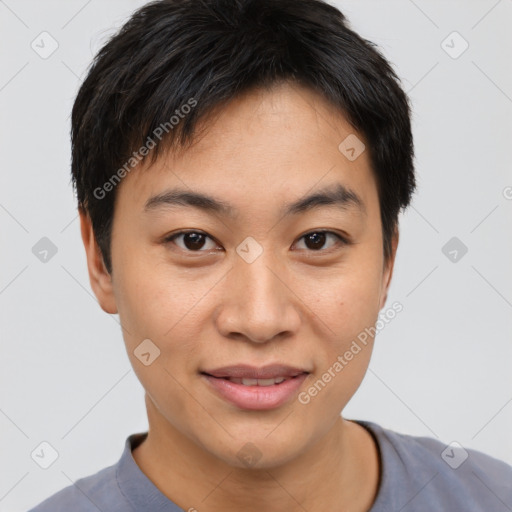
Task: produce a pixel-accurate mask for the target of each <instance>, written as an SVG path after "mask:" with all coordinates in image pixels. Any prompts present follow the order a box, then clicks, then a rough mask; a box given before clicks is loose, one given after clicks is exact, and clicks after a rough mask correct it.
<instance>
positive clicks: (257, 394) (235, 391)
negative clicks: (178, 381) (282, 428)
mask: <svg viewBox="0 0 512 512" xmlns="http://www.w3.org/2000/svg"><path fill="white" fill-rule="evenodd" d="M307 376H308V374H307V373H303V374H301V375H297V377H293V378H292V379H287V380H285V381H284V382H281V383H280V384H273V385H272V386H244V385H243V384H236V383H235V382H231V381H229V380H226V379H220V378H217V377H212V376H211V375H206V374H204V373H203V374H202V377H204V378H205V379H206V380H207V381H208V382H209V383H210V385H211V386H213V388H214V389H215V390H216V391H217V392H218V393H219V394H220V395H221V396H222V397H223V398H224V399H225V400H227V401H228V402H231V403H232V404H234V405H236V406H237V407H239V408H240V409H250V410H254V411H261V410H266V409H275V408H277V407H280V406H281V405H283V404H284V403H286V402H287V401H288V400H290V398H291V397H293V396H295V395H296V393H297V391H298V390H299V388H300V386H301V385H302V383H303V382H304V380H305V379H306V377H307Z"/></svg>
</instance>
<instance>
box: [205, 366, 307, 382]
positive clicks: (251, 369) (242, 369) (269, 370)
mask: <svg viewBox="0 0 512 512" xmlns="http://www.w3.org/2000/svg"><path fill="white" fill-rule="evenodd" d="M201 373H206V374H208V375H211V376H213V377H219V378H223V377H224V378H225V377H234V378H238V379H274V378H276V377H295V376H297V375H300V374H302V373H309V372H308V371H307V370H304V369H303V368H299V367H294V366H288V365H283V364H270V365H267V366H262V367H260V368H257V367H255V366H250V365H247V364H237V365H233V366H223V367H222V368H215V369H213V370H203V371H202V372H201Z"/></svg>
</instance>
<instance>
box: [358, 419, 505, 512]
mask: <svg viewBox="0 0 512 512" xmlns="http://www.w3.org/2000/svg"><path fill="white" fill-rule="evenodd" d="M360 423H361V424H362V425H363V426H366V427H367V428H369V430H370V431H371V432H373V433H374V435H375V436H376V438H377V440H378V443H379V446H380V451H381V457H382V465H383V473H384V474H383V482H384V483H385V484H386V486H387V487H388V488H389V489H388V491H389V494H390V495H394V496H395V497H396V496H397V495H399V494H400V492H402V491H403V490H404V489H405V492H402V495H401V496H400V498H399V499H400V500H401V502H400V503H399V504H400V505H401V506H404V507H405V508H404V510H403V512H406V510H424V508H422V507H423V506H424V507H425V510H427V508H426V507H427V506H428V507H430V508H431V509H435V508H436V507H437V509H439V510H441V509H443V510H445V509H446V506H447V505H449V508H450V510H465V511H483V510H494V511H501V510H504V511H505V510H511V509H512V507H511V506H512V466H510V465H509V464H507V463H505V462H503V461H501V460H499V459H496V458H494V457H491V456H490V455H487V454H485V453H483V452H480V451H478V450H474V449H471V448H464V447H462V446H461V445H460V444H459V443H456V442H452V443H449V444H447V443H443V442H441V441H439V440H437V439H434V438H432V437H419V436H412V435H408V434H402V433H399V432H395V431H392V430H389V429H386V428H383V427H381V426H380V425H377V424H375V423H371V422H360ZM398 486H399V487H400V488H401V489H402V491H397V489H394V487H398ZM386 492H387V491H386ZM407 500H409V503H408V504H407V506H406V503H407ZM402 502H403V503H402ZM407 507H409V508H407ZM432 507H434V508H432Z"/></svg>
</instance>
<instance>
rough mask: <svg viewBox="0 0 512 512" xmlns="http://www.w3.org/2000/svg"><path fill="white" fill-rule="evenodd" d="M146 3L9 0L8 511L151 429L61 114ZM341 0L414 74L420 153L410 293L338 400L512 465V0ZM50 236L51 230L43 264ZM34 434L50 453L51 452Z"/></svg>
mask: <svg viewBox="0 0 512 512" xmlns="http://www.w3.org/2000/svg"><path fill="white" fill-rule="evenodd" d="M143 3H144V2H142V1H135V0H130V1H127V0H122V1H121V0H116V1H113V0H109V1H108V2H107V1H100V0H90V1H88V2H87V1H84V0H72V1H48V0H47V1H44V2H42V1H36V0H30V1H29V0H5V1H1V0H0V39H1V46H0V52H1V54H0V73H1V74H0V108H1V123H0V130H1V132H0V144H1V155H2V160H1V166H2V171H1V173H0V180H1V183H0V223H1V229H0V236H1V240H0V243H1V248H2V250H1V252H0V258H1V265H0V268H1V274H0V312H1V313H0V314H1V358H0V379H1V381H0V430H1V436H0V453H1V467H0V510H1V511H24V510H27V509H28V508H29V507H30V506H32V505H34V504H36V503H38V502H39V501H41V500H42V499H43V498H45V497H47V496H49V495H50V494H52V493H53V492H55V491H57V490H58V489H60V488H62V487H64V486H67V485H69V484H71V483H72V482H74V481H75V480H76V479H78V478H79V477H82V476H85V475H88V474H91V473H93V472H96V471H98V470H99V469H101V468H103V467H105V466H107V465H110V464H113V463H114V462H116V461H117V460H118V458H119V456H120V454H121V450H122V448H123V443H124V439H125V437H126V436H127V435H129V434H131V433H133V432H138V431H143V430H145V429H146V428H147V421H146V417H145V409H144V404H143V392H142V388H141V386H140V384H139V383H138V381H137V380H136V377H135V375H134V373H133V371H132V370H131V367H130V364H129V361H128V358H127V355H126V353H125V349H124V345H123V340H122V337H121V330H120V327H119V324H118V319H117V317H116V316H112V317H110V316H109V315H107V314H105V313H104V312H103V311H102V310H101V309H100V307H99V306H98V304H97V302H96V300H95V298H94V296H93V295H92V291H91V289H90V286H89V281H88V275H87V270H86V261H85V254H84V250H83V246H82V242H81V239H80V236H79V223H78V220H77V218H76V209H75V201H74V197H73V194H72V189H71V186H70V178H69V176H70V174H69V163H70V144H69V118H68V116H69V113H70V109H71V106H72V102H73V99H74V96H75V94H76V92H77V90H78V86H79V83H80V79H81V78H83V73H84V71H85V69H86V67H87V66H88V65H89V63H90V61H91V59H92V56H93V54H95V53H96V52H97V51H98V49H99V48H100V47H101V45H102V43H103V42H104V40H105V38H106V37H107V36H109V35H110V34H111V33H112V32H113V31H114V30H115V29H116V28H117V27H119V26H120V25H121V24H122V23H123V22H124V21H125V20H126V18H127V16H128V15H129V14H130V13H131V12H132V11H133V10H134V9H135V8H136V7H138V6H140V5H142V4H143ZM336 5H338V6H339V7H340V8H341V9H342V10H343V11H344V13H345V14H346V15H347V16H348V18H349V19H350V20H351V22H352V24H353V26H354V28H355V29H356V30H358V31H359V32H360V33H361V34H362V35H363V36H364V37H366V38H368V39H370V40H373V41H375V42H377V43H378V44H379V45H380V46H381V48H382V49H383V51H384V53H385V55H386V56H388V57H389V58H390V59H391V61H392V62H393V63H394V65H395V68H396V69H397V72H398V74H399V76H400V77H401V78H402V80H403V84H404V87H405V89H406V90H407V91H409V92H410V97H411V99H412V102H413V108H414V134H415V140H416V154H417V159H416V165H417V172H418V193H417V194H416V196H415V198H414V203H413V206H412V207H411V208H410V210H409V211H408V212H407V213H406V214H405V215H404V216H403V217H402V218H401V239H400V245H399V250H398V256H397V261H396V268H395V275H394V281H393V284H392V287H391V293H390V296H389V302H388V304H389V305H391V304H392V303H393V302H394V301H399V302H401V303H402V304H403V306H404V310H403V311H402V312H401V313H400V314H399V315H398V316H397V317H396V318H395V319H394V320H393V322H392V323H391V324H389V325H388V326H387V327H386V328H385V329H384V330H383V331H382V332H381V333H380V334H379V335H378V341H377V344H376V348H375V352H374V355H373V358H372V362H371V365H370V371H369V372H368V375H367V377H366V379H365V381H364V383H363V384H362V386H361V388H360V389H359V391H358V392H357V394H356V395H355V397H354V398H353V400H352V401H351V403H350V404H349V405H348V407H347V408H346V409H345V415H346V416H347V417H349V418H361V419H370V420H372V421H376V422H379V423H381V424H382V425H384V426H385V427H388V428H392V429H394V430H397V431H400V432H405V433H409V434H413V435H426V436H431V437H437V438H439V439H440V440H442V441H443V442H445V443H450V442H451V441H454V440H456V441H458V442H459V443H461V444H462V445H463V446H465V447H471V448H476V449H479V450H482V451H484V452H486V453H488V454H490V455H493V456H495V457H498V458H501V459H504V460H505V461H507V462H508V463H510V464H512V436H511V434H510V432H512V376H511V361H512V344H511V334H512V271H511V264H512V230H511V227H512V200H511V198H512V188H507V187H512V172H511V166H510V161H511V158H510V150H511V142H512V123H511V122H510V119H511V116H512V73H511V67H510V62H512V40H511V36H510V26H511V22H512V0H501V1H496V0H475V1H467V0H466V1H460V2H456V1H428V2H427V1H426V0H415V1H414V2H412V1H408V0H400V1H386V2H383V1H382V0H381V1H368V0H363V1H361V0H358V1H340V2H337V4H336ZM42 31H47V32H49V33H50V34H51V35H52V37H53V38H54V39H55V40H56V41H57V42H58V44H59V47H58V49H57V50H56V51H55V53H53V54H52V55H51V56H50V57H49V58H47V59H42V58H41V57H40V56H39V55H38V54H37V53H36V52H35V51H34V50H33V49H32V48H31V42H32V41H33V40H34V39H36V42H37V41H38V39H37V37H38V36H39V34H40V33H41V32H42ZM453 31H457V32H458V33H460V35H461V36H462V37H463V38H464V39H465V40H466V41H467V42H468V43H469V48H468V49H467V51H465V52H464V53H463V54H462V55H461V56H460V57H458V58H457V59H454V58H452V57H451V56H450V55H448V54H447V53H446V51H445V50H444V49H443V47H442V46H441V43H442V41H443V40H445V39H446V38H447V36H448V35H449V34H451V33H452V32H453ZM452 41H453V42H452ZM39 44H41V43H39ZM445 44H448V45H449V46H453V48H451V49H449V51H451V52H452V54H453V53H454V52H456V51H457V50H458V49H460V48H462V47H461V46H460V44H461V41H460V40H457V39H453V37H452V38H451V39H450V38H449V39H448V40H447V43H445ZM46 48H48V46H46ZM506 196H508V199H507V197H506ZM453 236H456V237H457V238H459V239H460V240H461V241H462V242H463V243H464V244H465V245H466V246H467V247H468V249H469V250H468V252H467V254H465V255H464V256H463V257H462V258H461V259H460V260H459V261H457V262H453V261H450V259H448V258H447V257H446V256H445V255H444V254H443V252H442V251H441V249H442V247H443V246H444V244H445V243H446V242H447V241H448V240H449V239H451V238H452V237H453ZM42 237H48V238H49V239H50V240H51V241H52V242H53V243H54V244H55V245H56V246H57V248H58V252H57V254H56V255H55V256H53V257H52V258H51V259H49V261H47V262H46V263H43V262H41V261H40V260H39V259H38V258H36V256H35V255H34V254H33V253H32V247H33V246H34V245H35V244H36V243H37V242H38V241H39V240H40V239H41V238H42ZM42 441H47V442H49V443H50V444H51V445H52V446H53V447H54V448H55V449H56V450H57V451H58V453H59V457H58V459H57V460H56V462H55V463H54V464H53V465H52V466H50V467H49V468H48V469H46V470H45V469H41V468H40V467H39V466H38V465H37V464H36V463H35V462H34V461H33V460H32V458H31V452H32V451H33V450H34V449H35V448H36V447H38V446H39V444H40V443H41V442H42Z"/></svg>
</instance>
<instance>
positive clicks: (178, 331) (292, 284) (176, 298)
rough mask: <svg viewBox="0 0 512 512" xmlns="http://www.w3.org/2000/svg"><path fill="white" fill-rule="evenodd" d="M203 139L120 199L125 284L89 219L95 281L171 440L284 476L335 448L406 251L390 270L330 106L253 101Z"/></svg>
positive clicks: (137, 178) (265, 94) (295, 98)
mask: <svg viewBox="0 0 512 512" xmlns="http://www.w3.org/2000/svg"><path fill="white" fill-rule="evenodd" d="M205 127H206V128H207V129H206V131H205V132H203V133H202V134H201V137H200V138H199V139H198V140H197V141H196V142H195V144H194V145H193V147H191V148H189V149H187V150H186V151H183V152H181V153H180V154H176V153H173V154H170V153H169V154H167V155H163V156H162V157H160V158H159V160H158V161H157V162H156V163H155V164H154V165H152V166H151V167H142V168H140V169H136V170H134V171H132V173H131V174H129V175H127V176H126V177H125V178H124V179H123V181H122V182H121V184H120V185H119V186H118V190H117V194H118V195H117V200H116V206H115V212H114V222H113V232H112V245H111V251H112V265H113V274H112V276H109V275H108V274H107V273H105V272H104V269H103V270H101V265H99V264H97V261H98V260H96V263H95V256H94V255H95V254H96V255H97V247H96V246H95V242H94V240H93V238H92V237H88V235H87V233H88V230H90V225H88V224H87V219H86V218H84V217H82V230H83V236H84V242H85V244H86V248H87V254H88V263H89V271H90V277H91V283H92V286H93V289H94V291H95V293H96V295H97V297H98V300H99V302H100V304H101V306H102V307H103V309H104V310H105V311H107V312H109V313H116V312H117V313H119V317H120V321H121V323H122V325H123V327H124V329H123V334H124V340H125V343H126V349H127V353H128V356H129V357H130V360H131V363H132V365H133V368H134V371H135V372H136V374H137V376H138V378H139V379H140V381H141V383H142V385H143V386H144V388H145V390H146V392H147V400H149V402H150V404H151V407H152V409H153V411H154V413H153V414H154V418H153V421H154V422H155V423H157V424H158V425H159V428H161V429H167V430H168V431H169V432H174V433H178V434H179V435H182V436H184V437H185V438H186V439H187V440H188V441H191V442H192V443H194V445H196V446H198V447H199V448H201V449H202V450H203V451H204V452H206V453H208V454H209V455H211V456H213V457H215V458H217V459H220V460H222V461H224V462H226V463H228V464H230V465H232V466H240V465H241V464H242V462H241V459H240V453H243V450H247V449H248V448H247V446H246V443H248V442H251V443H253V445H255V446H256V447H257V451H258V453H259V456H260V457H261V460H260V464H261V466H263V467H265V466H266V467H272V466H275V465H277V464H282V463H283V462H285V461H287V460H291V459H293V458H294V457H297V456H299V455H300V454H302V453H305V452H307V450H308V449H309V448H311V447H312V446H313V444H315V443H316V442H318V441H319V440H320V439H322V437H323V436H325V435H326V433H327V432H328V431H329V429H331V428H332V427H333V425H334V424H335V422H336V421H337V420H338V418H339V416H340V413H341V411H342V410H343V408H344V407H345V405H346V404H347V402H348V401H349V399H350V398H351V397H352V395H353V394H354V393H355V391H356V390H357V388H358V386H359V385H360V383H361V381H362V379H363V376H364V374H365V371H366V369H367V366H368V363H369V359H370V354H371V349H372V344H373V339H372V338H371V336H370V337H367V339H366V344H363V343H361V342H358V346H359V349H360V350H359V351H357V349H356V348H355V347H354V344H353V342H354V340H357V339H358V335H360V334H361V333H362V332H364V331H365V329H367V328H369V327H371V326H373V325H374V324H375V322H376V320H377V318H378V313H379V310H380V309H381V308H382V307H383V305H384V302H385V298H386V291H387V287H388V285H389V281H390V278H391V274H392V262H393V258H394V251H393V256H392V258H391V259H390V260H389V261H388V262H387V264H385V262H384V260H383V241H382V227H381V219H380V212H379V199H378V194H377V186H376V181H375V178H374V176H373V173H372V171H371V168H370V162H369V155H368V152H367V151H363V153H362V154H360V156H359V157H357V158H356V159H355V160H354V159H353V158H351V159H349V158H347V156H346V154H344V153H343V152H341V151H340V149H339V148H338V146H339V145H340V143H341V142H342V141H343V140H344V139H345V138H346V137H347V136H349V135H350V134H355V135H356V136H357V137H358V138H359V139H360V140H363V137H362V136H361V135H359V134H357V133H356V132H355V131H354V129H353V128H352V127H351V126H350V125H349V124H348V123H347V122H346V121H345V120H344V118H343V117H341V115H340V114H339V113H338V112H335V111H334V109H333V108H332V107H331V106H330V105H328V104H327V103H325V102H324V100H323V99H322V98H321V97H320V96H317V95H316V94H315V93H313V92H311V91H309V90H307V89H305V88H301V87H299V86H297V85H290V84H282V85H280V86H276V87H275V88H274V89H273V90H272V91H261V90H254V91H252V92H250V93H247V94H245V95H244V96H242V97H240V98H237V99H235V100H233V101H231V103H229V104H228V105H227V106H225V107H224V108H223V109H222V110H220V111H219V112H218V113H217V114H216V116H215V117H212V118H210V119H209V120H208V123H207V124H205ZM349 155H350V156H353V155H352V154H351V153H350V152H349ZM145 165H148V164H145ZM181 193H186V194H188V196H186V195H180V194H181ZM192 194H200V195H203V196H208V198H209V200H205V199H204V198H203V199H200V198H197V197H196V198H195V199H194V196H192ZM320 196H322V197H323V196H326V197H323V198H322V197H320ZM393 248H394V249H395V248H396V239H395V241H394V244H393ZM95 265H96V266H95ZM143 340H151V341H149V342H148V341H145V342H144V344H143V345H141V343H142V342H143ZM348 352H351V353H352V357H350V356H349V355H347V353H348ZM141 354H144V355H142V357H141ZM340 358H341V359H340ZM141 360H142V361H141ZM342 361H343V362H342ZM273 365H278V367H272V366H273ZM340 366H341V368H340ZM226 367H228V368H226ZM258 377H259V380H257V379H258ZM329 377H330V378H329ZM242 378H243V379H244V380H243V381H242V380H241V379H242ZM283 378H284V379H285V380H284V381H283V382H280V381H281V380H282V379H283ZM255 379H256V380H255ZM272 379H274V380H272ZM315 390H316V391H315ZM150 428H152V426H151V423H150ZM155 428H156V426H155ZM244 447H245V448H244ZM253 449H254V448H253ZM240 450H242V452H240Z"/></svg>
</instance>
